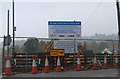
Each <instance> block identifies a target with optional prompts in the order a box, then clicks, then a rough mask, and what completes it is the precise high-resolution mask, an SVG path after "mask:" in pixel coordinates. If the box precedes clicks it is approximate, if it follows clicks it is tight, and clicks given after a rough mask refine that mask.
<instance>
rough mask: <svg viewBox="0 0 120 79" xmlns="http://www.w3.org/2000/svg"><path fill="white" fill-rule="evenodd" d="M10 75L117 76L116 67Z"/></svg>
mask: <svg viewBox="0 0 120 79" xmlns="http://www.w3.org/2000/svg"><path fill="white" fill-rule="evenodd" d="M12 77H118V69H100V70H86V71H64V72H50V73H36V74H32V73H26V74H16V75H13V76H12Z"/></svg>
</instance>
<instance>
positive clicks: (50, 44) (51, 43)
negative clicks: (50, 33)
mask: <svg viewBox="0 0 120 79" xmlns="http://www.w3.org/2000/svg"><path fill="white" fill-rule="evenodd" d="M53 44H54V40H53V39H52V40H51V41H50V42H49V43H48V45H47V46H46V48H45V53H47V52H48V50H49V49H50V47H51V46H52V45H53Z"/></svg>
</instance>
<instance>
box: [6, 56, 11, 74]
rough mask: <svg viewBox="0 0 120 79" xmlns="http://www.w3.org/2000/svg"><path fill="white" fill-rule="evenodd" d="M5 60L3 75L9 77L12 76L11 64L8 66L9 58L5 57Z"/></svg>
mask: <svg viewBox="0 0 120 79" xmlns="http://www.w3.org/2000/svg"><path fill="white" fill-rule="evenodd" d="M5 59H6V60H7V61H6V69H5V74H6V75H11V74H12V70H11V64H10V59H11V58H10V56H6V57H5Z"/></svg>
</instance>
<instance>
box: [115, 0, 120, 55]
mask: <svg viewBox="0 0 120 79" xmlns="http://www.w3.org/2000/svg"><path fill="white" fill-rule="evenodd" d="M116 5H117V16H118V53H120V49H119V48H120V30H119V29H120V11H119V1H118V0H116Z"/></svg>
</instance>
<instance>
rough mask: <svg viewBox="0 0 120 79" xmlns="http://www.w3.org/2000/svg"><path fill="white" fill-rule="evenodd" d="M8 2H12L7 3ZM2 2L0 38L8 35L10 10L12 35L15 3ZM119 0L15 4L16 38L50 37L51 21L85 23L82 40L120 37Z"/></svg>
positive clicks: (75, 0)
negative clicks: (110, 36) (115, 35)
mask: <svg viewBox="0 0 120 79" xmlns="http://www.w3.org/2000/svg"><path fill="white" fill-rule="evenodd" d="M5 1H8V0H5ZM5 1H3V0H1V2H0V36H3V35H5V34H6V27H7V24H6V23H7V22H6V19H7V17H6V15H7V10H8V9H9V10H10V34H11V35H12V3H11V2H10V1H12V0H9V1H8V2H5ZM115 1H116V0H91V1H90V0H69V1H68V0H49V2H48V0H39V1H38V0H35V1H34V2H33V0H26V2H23V1H20V0H15V26H16V27H17V31H16V32H15V35H16V36H35V37H48V21H49V20H59V21H64V20H65V21H66V20H67V21H74V20H76V21H81V23H82V25H81V27H82V36H83V35H85V36H90V35H94V34H95V33H98V34H106V35H109V34H117V33H118V31H117V30H118V28H117V13H116V3H115Z"/></svg>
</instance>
